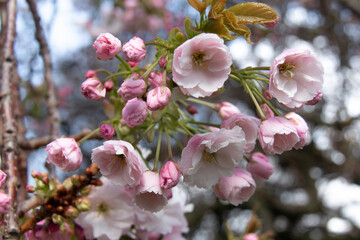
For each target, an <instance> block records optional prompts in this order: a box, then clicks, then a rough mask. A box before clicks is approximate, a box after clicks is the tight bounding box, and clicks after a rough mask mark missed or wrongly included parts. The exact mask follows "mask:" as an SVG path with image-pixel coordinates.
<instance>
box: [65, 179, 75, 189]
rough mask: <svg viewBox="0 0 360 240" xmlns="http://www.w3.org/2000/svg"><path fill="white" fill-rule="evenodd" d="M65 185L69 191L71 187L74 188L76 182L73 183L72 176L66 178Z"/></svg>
mask: <svg viewBox="0 0 360 240" xmlns="http://www.w3.org/2000/svg"><path fill="white" fill-rule="evenodd" d="M63 185H64V187H65V188H66V190H67V191H69V190H70V189H72V188H73V187H74V184H73V182H72V180H71V178H67V179H65V181H64V182H63Z"/></svg>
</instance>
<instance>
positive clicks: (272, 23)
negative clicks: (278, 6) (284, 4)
mask: <svg viewBox="0 0 360 240" xmlns="http://www.w3.org/2000/svg"><path fill="white" fill-rule="evenodd" d="M278 23H279V16H277V18H276V20H275V21H273V22H268V23H263V25H264V26H265V27H267V28H274V27H275V26H276V25H277V24H278Z"/></svg>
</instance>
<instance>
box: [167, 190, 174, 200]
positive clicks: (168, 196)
mask: <svg viewBox="0 0 360 240" xmlns="http://www.w3.org/2000/svg"><path fill="white" fill-rule="evenodd" d="M172 197H173V194H172V190H171V188H169V189H168V190H167V191H166V198H167V199H168V200H169V199H171V198H172Z"/></svg>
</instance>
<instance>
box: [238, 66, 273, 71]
mask: <svg viewBox="0 0 360 240" xmlns="http://www.w3.org/2000/svg"><path fill="white" fill-rule="evenodd" d="M242 70H265V71H269V70H270V67H247V68H245V69H242ZM240 71H241V70H240Z"/></svg>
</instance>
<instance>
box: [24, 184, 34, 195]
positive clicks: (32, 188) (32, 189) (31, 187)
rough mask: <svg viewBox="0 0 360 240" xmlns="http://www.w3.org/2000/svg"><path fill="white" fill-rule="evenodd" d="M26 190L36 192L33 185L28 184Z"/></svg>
mask: <svg viewBox="0 0 360 240" xmlns="http://www.w3.org/2000/svg"><path fill="white" fill-rule="evenodd" d="M26 192H28V193H33V192H35V188H34V187H33V186H30V185H27V186H26Z"/></svg>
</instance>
